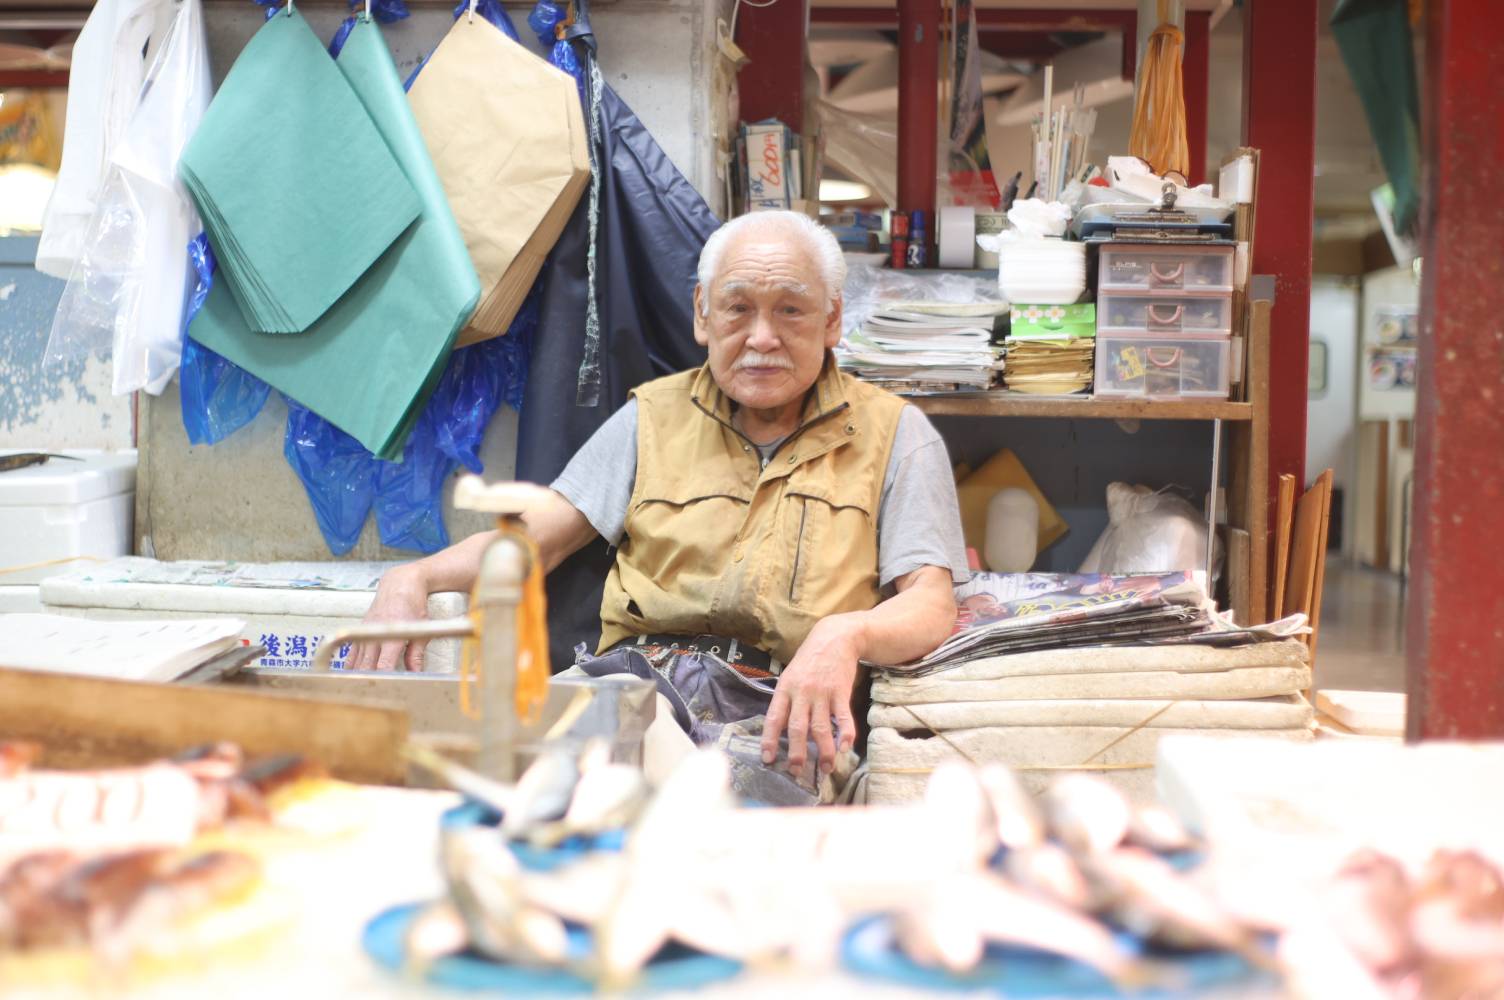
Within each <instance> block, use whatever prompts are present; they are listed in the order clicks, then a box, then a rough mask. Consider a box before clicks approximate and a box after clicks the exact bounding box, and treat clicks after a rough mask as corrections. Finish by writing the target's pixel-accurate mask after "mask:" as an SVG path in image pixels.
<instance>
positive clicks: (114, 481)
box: [0, 448, 136, 508]
mask: <svg viewBox="0 0 1504 1000" xmlns="http://www.w3.org/2000/svg"><path fill="white" fill-rule="evenodd" d="M50 450H51V449H46V448H8V449H0V457H3V456H5V455H14V454H17V453H19V452H27V451H44V452H45V451H50ZM52 454H57V455H69V456H72V457H73V458H76V459H78V461H72V460H70V459H66V458H54V459H51V460H50V461H48V462H45V463H44V464H42V465H32V466H28V467H27V468H24V469H12V470H10V471H9V472H0V508H3V507H37V506H58V505H68V504H81V503H88V502H89V501H91V500H101V499H103V498H105V497H112V496H118V495H120V494H121V493H130V492H133V491H134V490H135V489H136V452H135V450H134V449H130V450H126V451H91V450H88V449H72V448H70V449H63V450H57V451H52Z"/></svg>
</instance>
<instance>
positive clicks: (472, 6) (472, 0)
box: [470, 0, 475, 24]
mask: <svg viewBox="0 0 1504 1000" xmlns="http://www.w3.org/2000/svg"><path fill="white" fill-rule="evenodd" d="M470 23H471V24H474V23H475V0H470Z"/></svg>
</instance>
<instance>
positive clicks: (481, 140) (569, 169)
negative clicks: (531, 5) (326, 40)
mask: <svg viewBox="0 0 1504 1000" xmlns="http://www.w3.org/2000/svg"><path fill="white" fill-rule="evenodd" d="M408 96H409V100H410V101H411V103H412V109H413V117H414V118H416V119H417V122H418V128H419V130H420V131H421V132H422V133H423V138H424V139H425V140H427V143H428V148H429V150H430V151H431V152H432V154H433V162H434V168H435V170H437V171H438V175H439V180H440V181H441V182H442V183H443V185H444V191H445V193H446V194H447V195H448V196H449V204H450V207H451V208H452V209H453V211H454V216H455V219H456V221H457V222H458V223H459V227H460V232H461V233H462V234H463V235H464V238H465V245H466V246H467V247H468V249H469V251H470V257H471V260H472V261H473V262H474V264H475V270H476V273H477V274H478V275H479V276H480V284H481V289H482V298H481V301H480V305H479V307H478V308H477V309H476V311H475V315H474V316H473V317H472V318H471V320H470V323H469V325H468V326H467V327H466V329H465V330H463V331H462V332H461V334H460V339H459V346H465V345H467V344H473V343H475V342H477V341H480V340H485V339H488V338H490V337H496V336H500V335H501V334H504V333H506V332H507V329H508V327H510V326H511V323H512V319H513V317H514V316H516V314H517V309H518V307H520V306H521V305H522V300H523V298H524V297H526V295H527V293H528V289H530V288H532V287H533V281H534V279H536V278H537V277H538V272H539V271H540V270H541V269H542V267H543V260H544V258H545V257H547V256H548V253H549V251H550V250H552V249H553V246H554V243H555V241H557V240H558V238H559V234H560V233H561V232H562V231H563V229H564V224H565V223H566V222H568V221H569V217H570V215H571V214H572V213H573V212H574V208H575V205H576V204H578V203H579V200H580V195H581V194H583V193H584V191H585V189H586V188H587V187H588V186H589V184H590V150H589V137H588V135H587V134H586V132H585V118H584V113H583V112H582V111H581V109H580V96H579V91H578V89H577V88H576V86H575V82H574V80H573V79H572V78H571V77H570V76H569V75H568V74H567V73H564V72H563V71H562V70H559V69H556V68H555V67H553V66H551V65H549V64H548V63H547V62H545V61H544V60H542V59H539V58H538V57H537V56H536V55H535V54H533V53H532V52H530V51H528V50H527V49H526V48H524V47H523V46H521V45H519V44H518V43H517V42H515V41H513V40H512V39H510V38H508V37H507V36H506V35H505V34H503V33H502V32H501V31H500V30H499V29H497V28H496V26H495V25H493V24H491V23H490V22H489V21H487V20H486V19H485V18H475V17H469V18H459V19H458V20H456V21H455V22H454V25H453V26H452V27H451V28H450V29H449V33H448V34H447V35H445V36H444V39H443V41H441V42H440V43H439V47H438V48H436V49H435V50H434V51H433V54H432V55H431V56H429V57H428V61H427V62H425V63H424V64H423V71H422V72H421V73H419V74H418V78H417V80H416V81H414V83H413V88H412V90H411V91H410V93H409V95H408Z"/></svg>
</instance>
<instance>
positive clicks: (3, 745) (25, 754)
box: [0, 740, 42, 778]
mask: <svg viewBox="0 0 1504 1000" xmlns="http://www.w3.org/2000/svg"><path fill="white" fill-rule="evenodd" d="M40 756H42V745H41V744H40V743H33V742H31V741H30V740H0V778H13V777H15V776H16V775H18V774H20V773H21V772H22V771H25V770H26V769H27V768H29V767H31V765H32V764H34V763H36V760H37V758H38V757H40Z"/></svg>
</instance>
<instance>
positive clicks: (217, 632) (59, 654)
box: [0, 614, 244, 681]
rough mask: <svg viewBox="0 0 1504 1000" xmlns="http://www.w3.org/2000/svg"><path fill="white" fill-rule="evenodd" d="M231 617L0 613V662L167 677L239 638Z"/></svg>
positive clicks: (137, 677)
mask: <svg viewBox="0 0 1504 1000" xmlns="http://www.w3.org/2000/svg"><path fill="white" fill-rule="evenodd" d="M243 626H244V623H243V622H241V621H239V620H237V619H234V618H203V619H189V620H184V621H118V622H114V621H95V620H91V619H85V618H70V617H65V616H63V615H33V614H13V615H0V633H3V634H4V635H5V645H6V648H5V651H4V652H3V653H0V667H10V668H12V669H15V670H45V671H49V672H52V673H65V674H89V675H92V676H95V677H115V678H119V679H123V680H135V681H170V680H173V679H174V678H177V677H180V676H182V675H183V674H185V673H187V672H188V671H190V670H192V669H193V668H194V667H196V666H198V665H199V664H201V663H204V662H206V661H208V660H210V659H212V658H213V657H215V656H216V655H218V654H220V653H224V652H226V651H228V650H230V649H232V648H234V647H235V646H236V645H238V644H239V643H240V632H241V629H242V628H243Z"/></svg>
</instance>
